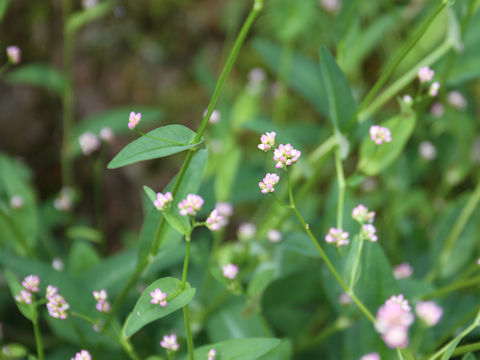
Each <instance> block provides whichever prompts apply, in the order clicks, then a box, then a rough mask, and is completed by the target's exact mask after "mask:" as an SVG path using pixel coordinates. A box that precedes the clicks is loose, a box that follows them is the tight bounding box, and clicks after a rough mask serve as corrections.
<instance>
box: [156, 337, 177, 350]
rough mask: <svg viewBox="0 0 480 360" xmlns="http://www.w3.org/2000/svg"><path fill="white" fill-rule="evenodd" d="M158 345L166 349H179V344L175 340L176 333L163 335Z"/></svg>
mask: <svg viewBox="0 0 480 360" xmlns="http://www.w3.org/2000/svg"><path fill="white" fill-rule="evenodd" d="M160 346H161V347H163V348H164V349H166V350H170V351H177V350H178V349H179V345H178V342H177V335H175V334H170V335H164V336H163V340H162V341H160Z"/></svg>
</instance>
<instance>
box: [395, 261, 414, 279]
mask: <svg viewBox="0 0 480 360" xmlns="http://www.w3.org/2000/svg"><path fill="white" fill-rule="evenodd" d="M412 274H413V268H412V267H411V266H410V264H409V263H407V262H404V263H401V264H400V265H397V266H395V267H394V268H393V276H395V279H397V280H398V279H408V278H409V277H410V276H412Z"/></svg>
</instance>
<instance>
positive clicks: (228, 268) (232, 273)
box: [222, 264, 238, 280]
mask: <svg viewBox="0 0 480 360" xmlns="http://www.w3.org/2000/svg"><path fill="white" fill-rule="evenodd" d="M222 273H223V276H225V277H226V278H229V279H231V280H233V279H235V277H236V276H237V274H238V266H237V265H233V264H227V265H225V266H223V267H222Z"/></svg>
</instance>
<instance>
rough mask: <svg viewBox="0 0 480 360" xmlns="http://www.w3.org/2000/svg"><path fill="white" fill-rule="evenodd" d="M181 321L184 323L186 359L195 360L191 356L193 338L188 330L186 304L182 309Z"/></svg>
mask: <svg viewBox="0 0 480 360" xmlns="http://www.w3.org/2000/svg"><path fill="white" fill-rule="evenodd" d="M183 320H184V322H185V333H186V335H187V347H188V357H189V359H190V360H195V356H194V354H193V349H194V348H193V338H192V331H191V329H190V314H189V311H188V304H187V305H185V306H184V307H183Z"/></svg>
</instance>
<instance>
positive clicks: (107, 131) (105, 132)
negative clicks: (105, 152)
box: [100, 126, 115, 144]
mask: <svg viewBox="0 0 480 360" xmlns="http://www.w3.org/2000/svg"><path fill="white" fill-rule="evenodd" d="M100 139H101V140H103V141H105V142H106V143H108V144H109V143H111V142H112V141H113V139H115V134H114V133H113V130H112V128H111V127H108V126H104V127H102V128H101V129H100Z"/></svg>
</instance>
